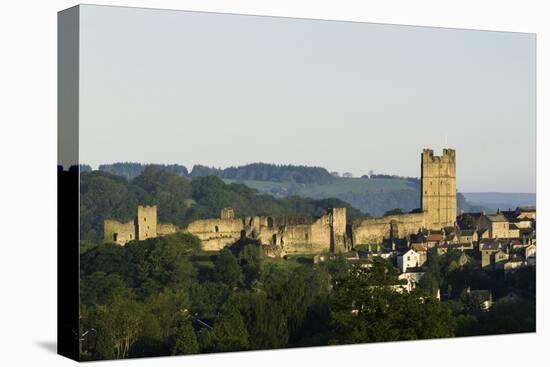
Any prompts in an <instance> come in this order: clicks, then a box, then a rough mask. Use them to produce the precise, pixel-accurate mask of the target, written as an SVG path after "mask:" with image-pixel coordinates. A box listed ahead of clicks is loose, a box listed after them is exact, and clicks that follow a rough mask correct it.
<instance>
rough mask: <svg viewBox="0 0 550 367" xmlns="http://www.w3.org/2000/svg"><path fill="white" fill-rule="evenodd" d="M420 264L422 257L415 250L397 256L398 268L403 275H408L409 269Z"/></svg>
mask: <svg viewBox="0 0 550 367" xmlns="http://www.w3.org/2000/svg"><path fill="white" fill-rule="evenodd" d="M419 263H420V255H419V254H418V252H416V251H414V250H413V249H409V250H408V251H407V252H405V253H403V254H400V255H398V256H397V267H398V268H399V270H401V272H402V273H406V272H407V269H408V268H416V267H417V266H419Z"/></svg>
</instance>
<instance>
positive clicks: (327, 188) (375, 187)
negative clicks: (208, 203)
mask: <svg viewBox="0 0 550 367" xmlns="http://www.w3.org/2000/svg"><path fill="white" fill-rule="evenodd" d="M224 181H225V182H227V183H233V182H237V180H231V179H224ZM238 182H239V183H244V184H245V185H247V186H249V187H253V188H255V189H257V190H259V191H261V192H266V193H272V192H273V190H277V192H280V191H281V190H284V189H287V190H290V191H292V192H291V193H292V194H295V195H300V196H306V197H315V198H321V197H322V198H326V197H332V196H335V195H339V194H342V193H348V192H353V193H366V192H369V193H372V192H390V191H394V190H406V189H410V186H409V185H408V183H407V181H405V180H400V179H379V178H373V179H370V178H342V177H340V178H337V179H336V180H335V181H334V182H333V183H330V184H324V185H303V184H291V183H288V182H272V181H251V180H244V181H238Z"/></svg>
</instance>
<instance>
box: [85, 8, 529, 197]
mask: <svg viewBox="0 0 550 367" xmlns="http://www.w3.org/2000/svg"><path fill="white" fill-rule="evenodd" d="M80 50H81V58H80V60H81V65H80V136H81V138H80V139H81V140H80V160H81V162H86V163H90V164H92V165H93V166H97V165H98V164H99V163H110V162H116V161H137V162H144V163H180V164H184V165H186V166H187V167H188V168H189V169H191V168H192V166H193V164H197V163H198V164H204V165H209V166H216V167H226V166H231V165H241V164H246V163H252V162H260V161H261V162H267V163H280V164H304V165H315V166H323V167H326V168H327V169H329V170H331V171H339V172H345V171H349V172H352V173H353V174H354V175H356V176H358V175H361V174H364V173H367V172H368V171H369V170H373V171H374V172H378V173H390V174H399V175H407V176H419V175H420V153H421V151H422V148H424V147H431V148H433V149H435V150H436V153H437V154H439V153H440V152H441V149H442V148H443V147H444V146H449V147H451V148H455V149H456V150H457V175H458V190H459V191H464V192H467V191H502V192H534V191H535V152H536V150H535V80H536V79H535V35H533V34H524V33H509V32H487V31H468V30H456V29H442V28H428V27H410V26H394V25H380V24H368V23H353V22H335V21H319V20H303V19H290V18H276V17H256V16H240V15H225V14H212V13H194V12H182V11H164V10H150V9H139V8H120V7H106V6H83V7H82V11H81V44H80Z"/></svg>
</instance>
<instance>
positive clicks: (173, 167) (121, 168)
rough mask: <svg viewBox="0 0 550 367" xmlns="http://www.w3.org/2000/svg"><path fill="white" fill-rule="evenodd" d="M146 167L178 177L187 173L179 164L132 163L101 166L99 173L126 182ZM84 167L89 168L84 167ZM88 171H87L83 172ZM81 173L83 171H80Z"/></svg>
mask: <svg viewBox="0 0 550 367" xmlns="http://www.w3.org/2000/svg"><path fill="white" fill-rule="evenodd" d="M148 166H155V167H159V168H160V169H161V170H163V171H165V172H170V173H174V174H176V175H178V176H187V175H188V174H189V172H188V171H187V168H186V167H185V166H182V165H179V164H142V163H133V162H117V163H112V164H101V165H100V166H99V171H102V172H107V173H110V174H112V175H117V176H122V177H126V179H127V180H132V179H134V178H135V177H137V176H139V175H141V173H142V172H143V170H145V168H146V167H148ZM84 167H88V168H89V167H90V166H86V165H84ZM85 171H88V170H85ZM81 172H83V170H82V169H81Z"/></svg>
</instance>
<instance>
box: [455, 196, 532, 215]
mask: <svg viewBox="0 0 550 367" xmlns="http://www.w3.org/2000/svg"><path fill="white" fill-rule="evenodd" d="M463 195H464V197H465V198H466V200H468V202H470V203H472V204H474V205H479V206H483V207H486V208H488V209H490V210H492V211H493V210H497V209H501V210H508V208H511V209H513V208H515V207H517V206H527V205H535V204H536V202H537V200H536V194H531V193H512V192H465V193H463Z"/></svg>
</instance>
